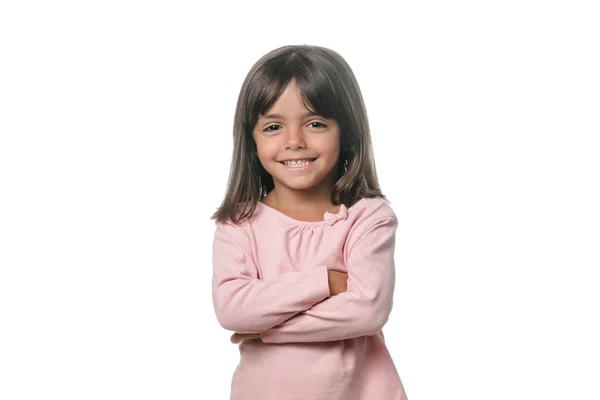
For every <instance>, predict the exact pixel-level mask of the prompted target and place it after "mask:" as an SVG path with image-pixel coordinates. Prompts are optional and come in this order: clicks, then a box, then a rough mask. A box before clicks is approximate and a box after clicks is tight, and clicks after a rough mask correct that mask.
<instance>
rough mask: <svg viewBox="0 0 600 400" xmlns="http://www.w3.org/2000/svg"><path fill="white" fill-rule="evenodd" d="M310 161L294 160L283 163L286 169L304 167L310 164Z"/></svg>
mask: <svg viewBox="0 0 600 400" xmlns="http://www.w3.org/2000/svg"><path fill="white" fill-rule="evenodd" d="M311 162H312V161H311V160H310V159H307V160H295V161H284V162H283V163H284V164H285V165H287V166H288V167H304V166H305V165H308V164H310V163H311Z"/></svg>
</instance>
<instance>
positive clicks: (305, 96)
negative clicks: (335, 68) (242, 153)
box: [244, 51, 342, 134]
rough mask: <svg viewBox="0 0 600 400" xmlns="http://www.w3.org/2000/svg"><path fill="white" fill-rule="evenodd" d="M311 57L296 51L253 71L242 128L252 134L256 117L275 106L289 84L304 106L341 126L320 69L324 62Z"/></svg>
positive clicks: (329, 82) (332, 95)
mask: <svg viewBox="0 0 600 400" xmlns="http://www.w3.org/2000/svg"><path fill="white" fill-rule="evenodd" d="M309 55H310V54H304V52H302V51H296V52H294V53H292V54H282V55H281V56H279V57H275V58H273V59H271V60H270V61H269V62H267V63H265V64H264V65H263V67H262V68H260V69H258V70H257V71H256V75H255V76H254V80H255V84H254V85H253V90H248V97H247V98H246V99H245V102H246V104H247V105H248V109H247V111H248V112H247V114H246V115H245V120H244V122H245V124H244V127H245V128H246V131H247V132H249V133H250V134H252V130H253V129H254V127H255V125H256V122H257V121H258V117H259V115H262V114H265V113H266V112H267V111H268V110H269V109H270V108H271V107H272V106H273V104H275V102H276V101H277V99H279V97H280V96H281V94H282V93H283V92H284V91H285V89H286V88H287V86H288V85H289V83H290V82H291V81H292V80H295V81H296V82H297V84H298V86H299V88H300V91H301V93H302V100H303V103H304V106H305V107H306V108H307V109H309V110H311V111H315V112H316V113H318V114H319V115H321V116H322V117H324V118H328V119H335V120H336V121H338V123H339V122H340V121H339V120H340V117H341V115H340V110H341V109H342V107H340V105H339V104H338V102H339V97H338V96H336V92H335V91H333V90H331V89H332V87H335V84H334V82H332V79H331V78H330V77H328V76H327V75H326V73H325V69H324V68H323V65H322V64H323V62H322V60H320V61H321V62H320V63H319V62H318V61H319V60H311V57H309Z"/></svg>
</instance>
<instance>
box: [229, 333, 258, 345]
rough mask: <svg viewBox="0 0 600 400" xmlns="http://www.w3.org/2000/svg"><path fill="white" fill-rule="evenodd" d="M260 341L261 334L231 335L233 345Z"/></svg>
mask: <svg viewBox="0 0 600 400" xmlns="http://www.w3.org/2000/svg"><path fill="white" fill-rule="evenodd" d="M251 339H260V333H237V332H236V333H234V334H233V335H231V343H239V342H241V341H243V340H251Z"/></svg>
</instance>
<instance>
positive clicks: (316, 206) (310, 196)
mask: <svg viewBox="0 0 600 400" xmlns="http://www.w3.org/2000/svg"><path fill="white" fill-rule="evenodd" d="M332 189H333V188H330V187H325V188H319V189H316V190H290V189H287V190H285V189H281V188H280V189H278V188H277V187H275V189H273V190H272V191H271V192H270V193H269V194H268V195H267V196H266V197H265V198H264V199H263V203H264V204H266V205H268V206H269V207H271V208H274V209H276V210H278V211H279V212H282V213H283V214H285V215H287V216H289V217H292V218H294V219H297V220H302V221H308V222H316V221H322V220H323V214H325V212H332V213H337V212H339V210H340V206H339V205H337V206H336V205H333V204H332V203H331V190H332Z"/></svg>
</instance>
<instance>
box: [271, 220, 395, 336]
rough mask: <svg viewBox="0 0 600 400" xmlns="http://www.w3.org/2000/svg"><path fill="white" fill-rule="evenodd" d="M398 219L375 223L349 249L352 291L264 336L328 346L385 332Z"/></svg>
mask: <svg viewBox="0 0 600 400" xmlns="http://www.w3.org/2000/svg"><path fill="white" fill-rule="evenodd" d="M397 226H398V222H397V219H396V217H395V216H391V217H385V218H380V219H377V220H376V221H374V222H372V223H371V224H370V225H369V226H368V227H367V228H366V229H365V231H364V232H363V234H362V235H361V236H360V237H359V238H358V239H357V240H356V242H355V243H354V245H353V246H352V247H351V249H350V250H349V255H348V260H347V269H348V287H347V291H346V292H343V293H340V294H338V295H335V296H331V297H330V298H329V299H327V300H326V301H323V302H321V303H319V304H316V305H314V306H313V307H312V308H310V309H307V310H306V311H303V312H300V313H298V314H297V315H295V316H294V317H293V318H290V319H289V320H287V321H285V322H283V323H281V324H279V325H277V326H275V327H273V328H271V329H268V330H266V331H264V332H262V333H261V339H262V341H263V342H265V343H287V342H326V341H333V340H344V339H349V338H354V337H359V336H369V335H374V334H376V333H378V332H379V331H381V329H382V328H383V326H384V325H385V323H386V322H387V321H388V318H389V315H390V313H391V311H392V305H393V294H394V286H395V267H394V247H395V234H396V228H397Z"/></svg>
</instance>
